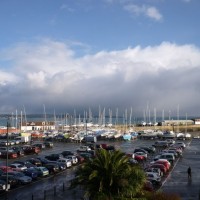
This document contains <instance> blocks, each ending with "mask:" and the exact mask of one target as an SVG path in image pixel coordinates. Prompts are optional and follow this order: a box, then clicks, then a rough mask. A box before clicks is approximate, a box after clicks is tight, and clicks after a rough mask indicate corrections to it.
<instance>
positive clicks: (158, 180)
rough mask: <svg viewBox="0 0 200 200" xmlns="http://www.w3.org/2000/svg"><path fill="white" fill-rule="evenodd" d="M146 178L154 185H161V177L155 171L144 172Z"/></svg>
mask: <svg viewBox="0 0 200 200" xmlns="http://www.w3.org/2000/svg"><path fill="white" fill-rule="evenodd" d="M146 176H147V180H148V181H151V182H152V183H153V184H154V185H161V184H162V182H161V178H160V176H159V175H158V173H155V172H146Z"/></svg>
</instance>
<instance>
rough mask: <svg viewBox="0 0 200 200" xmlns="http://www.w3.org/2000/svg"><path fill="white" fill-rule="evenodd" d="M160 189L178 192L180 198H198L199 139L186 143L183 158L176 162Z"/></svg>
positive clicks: (182, 199)
mask: <svg viewBox="0 0 200 200" xmlns="http://www.w3.org/2000/svg"><path fill="white" fill-rule="evenodd" d="M189 166H190V167H191V169H192V179H191V180H189V179H188V174H187V169H188V167H189ZM161 190H163V191H164V192H167V193H175V194H178V195H179V196H180V197H181V200H200V139H193V140H192V141H191V142H190V143H188V145H187V147H186V148H185V150H184V153H183V158H181V159H179V161H178V162H177V163H176V165H175V166H174V169H173V170H172V171H171V173H170V174H169V176H168V177H167V179H166V180H165V182H164V183H163V186H162V188H161Z"/></svg>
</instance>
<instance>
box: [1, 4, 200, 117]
mask: <svg viewBox="0 0 200 200" xmlns="http://www.w3.org/2000/svg"><path fill="white" fill-rule="evenodd" d="M199 9H200V1H199V0H56V1H55V0H1V1H0V114H3V113H13V112H14V113H15V112H16V111H17V112H18V113H19V112H22V111H23V112H26V114H27V113H29V114H34V113H43V112H44V108H45V112H47V113H73V112H74V110H76V113H80V114H83V112H84V111H86V110H88V109H89V108H90V109H91V110H92V112H97V113H98V111H99V108H101V109H103V108H105V109H106V112H108V110H109V109H110V110H112V113H113V115H114V113H115V112H116V110H119V112H120V113H124V111H125V110H128V112H130V110H132V112H133V115H135V116H138V115H143V114H144V113H145V112H146V111H147V110H148V113H149V115H150V113H151V114H152V115H153V113H157V116H159V115H164V114H165V115H166V116H167V115H169V113H170V114H171V115H174V116H176V115H177V114H180V115H186V116H200V101H199V99H200V78H199V75H200V37H199V36H200V20H199V19H200V12H199Z"/></svg>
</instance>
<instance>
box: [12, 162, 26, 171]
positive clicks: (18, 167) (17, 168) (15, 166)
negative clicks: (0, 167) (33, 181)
mask: <svg viewBox="0 0 200 200" xmlns="http://www.w3.org/2000/svg"><path fill="white" fill-rule="evenodd" d="M9 167H11V168H12V169H13V171H18V172H22V171H24V170H25V169H27V167H26V166H24V165H21V164H19V163H12V164H10V166H9Z"/></svg>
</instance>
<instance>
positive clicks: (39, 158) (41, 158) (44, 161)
mask: <svg viewBox="0 0 200 200" xmlns="http://www.w3.org/2000/svg"><path fill="white" fill-rule="evenodd" d="M37 159H38V160H40V162H41V163H42V165H45V164H47V163H49V162H50V160H48V159H46V158H43V157H37Z"/></svg>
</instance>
